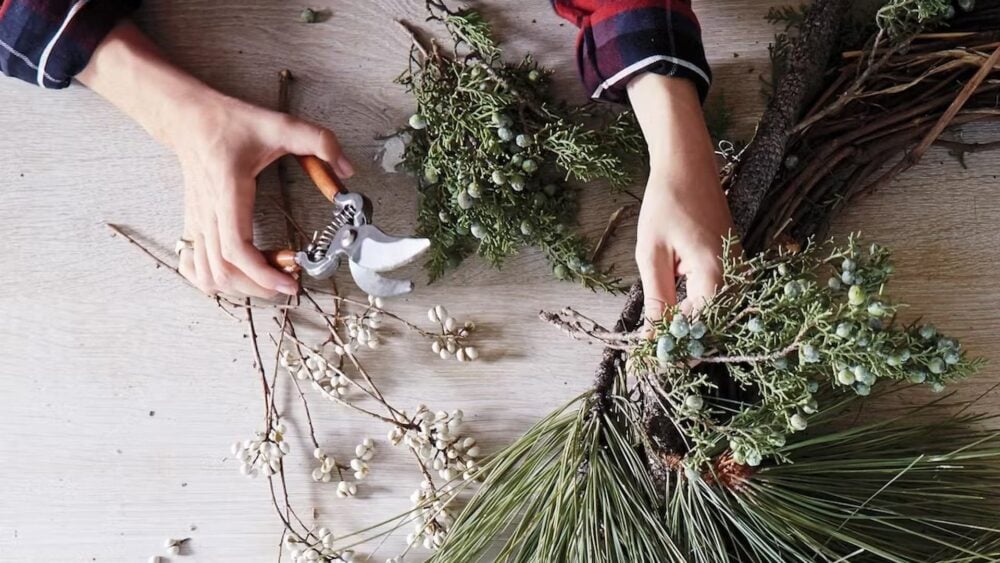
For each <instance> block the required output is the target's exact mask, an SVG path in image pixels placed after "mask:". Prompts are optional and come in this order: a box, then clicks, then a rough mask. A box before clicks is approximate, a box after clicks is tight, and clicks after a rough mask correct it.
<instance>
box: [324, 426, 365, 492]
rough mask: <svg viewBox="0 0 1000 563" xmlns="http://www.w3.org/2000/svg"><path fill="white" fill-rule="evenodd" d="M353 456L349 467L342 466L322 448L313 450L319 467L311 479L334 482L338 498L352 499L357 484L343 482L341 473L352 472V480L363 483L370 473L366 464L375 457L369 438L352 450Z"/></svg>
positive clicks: (356, 490)
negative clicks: (348, 470) (335, 482)
mask: <svg viewBox="0 0 1000 563" xmlns="http://www.w3.org/2000/svg"><path fill="white" fill-rule="evenodd" d="M354 455H355V457H354V458H353V459H352V460H351V462H350V465H348V466H342V465H339V464H338V463H337V460H336V459H335V458H334V457H333V456H332V455H329V454H327V453H326V452H325V451H324V450H323V448H316V449H315V450H313V457H315V458H316V459H317V460H318V461H319V467H317V468H315V469H313V472H312V478H313V479H314V480H315V481H320V482H323V483H329V482H331V481H334V480H336V481H337V496H338V497H340V498H347V497H353V496H354V495H356V494H358V485H357V483H353V482H350V481H345V480H344V478H343V474H342V472H343V471H344V470H345V469H350V470H352V471H353V472H354V479H355V480H356V481H364V480H365V479H366V478H367V477H368V475H369V473H370V469H369V467H368V462H369V461H371V459H372V458H373V457H375V442H373V441H372V439H371V438H365V439H364V440H363V441H362V442H361V443H360V444H358V445H357V446H356V447H355V448H354Z"/></svg>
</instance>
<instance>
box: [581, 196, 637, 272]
mask: <svg viewBox="0 0 1000 563" xmlns="http://www.w3.org/2000/svg"><path fill="white" fill-rule="evenodd" d="M638 210H639V206H638V205H637V204H634V203H633V204H629V205H623V206H621V207H619V208H618V209H617V210H615V212H614V213H612V214H611V217H610V218H608V224H607V226H605V227H604V232H603V233H601V238H600V239H598V241H597V244H596V245H594V251H593V252H592V253H591V254H590V262H591V263H592V264H593V263H596V262H597V260H598V259H599V258H600V257H601V254H602V253H603V252H604V250H605V247H606V246H607V244H608V242H610V241H611V237H613V236H614V235H615V231H617V230H618V226H619V225H621V223H622V221H625V220H626V219H631V218H632V217H635V216H636V215H637V214H638Z"/></svg>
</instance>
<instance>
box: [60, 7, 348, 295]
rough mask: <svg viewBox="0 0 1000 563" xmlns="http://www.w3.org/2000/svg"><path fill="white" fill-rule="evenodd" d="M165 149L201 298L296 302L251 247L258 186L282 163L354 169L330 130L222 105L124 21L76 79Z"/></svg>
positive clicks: (291, 289) (294, 287)
mask: <svg viewBox="0 0 1000 563" xmlns="http://www.w3.org/2000/svg"><path fill="white" fill-rule="evenodd" d="M77 78H78V79H79V80H80V81H81V82H82V83H84V84H85V85H86V86H87V87H89V88H90V89H91V90H93V91H95V92H97V93H98V94H100V95H101V96H103V97H105V98H107V99H108V100H109V101H110V102H111V103H113V104H114V105H116V106H118V107H119V108H120V109H121V110H122V111H124V112H125V113H127V114H128V115H129V116H130V117H132V118H133V119H135V120H136V121H137V122H139V123H140V124H141V125H142V126H143V127H144V128H145V129H146V130H147V131H148V132H149V133H150V134H151V135H153V137H155V138H156V139H157V140H159V141H160V142H162V143H163V144H165V145H166V146H168V147H170V148H171V149H173V151H174V152H175V153H176V154H177V158H178V159H179V160H180V164H181V170H182V171H183V174H184V232H183V238H184V239H185V240H187V241H190V242H191V245H192V249H191V250H183V251H182V252H181V257H180V271H181V273H182V274H183V275H184V277H185V278H187V279H188V280H189V281H190V282H191V283H193V284H194V285H195V286H196V287H198V289H200V290H202V291H204V292H205V293H208V294H210V295H211V294H216V293H231V294H237V295H249V296H254V297H265V298H270V297H274V296H275V295H276V294H277V293H284V294H286V295H295V294H296V293H297V292H298V282H296V280H295V279H294V278H293V277H291V276H289V275H288V274H286V273H283V272H281V271H279V270H277V269H275V268H273V267H271V266H270V265H268V263H267V260H266V259H265V258H264V256H263V255H262V254H261V253H260V251H258V250H257V249H256V248H254V246H253V208H254V199H255V196H256V188H257V186H256V178H257V175H258V174H260V172H261V171H262V170H263V169H264V168H265V167H267V166H268V165H269V164H271V163H272V162H274V161H275V160H276V159H278V158H279V157H281V156H282V155H284V154H289V153H291V154H299V155H315V156H318V157H319V158H321V159H323V160H325V161H327V162H328V163H329V164H330V165H331V166H333V169H334V170H335V171H336V172H337V174H339V175H340V176H341V177H343V178H347V177H350V176H351V175H352V174H353V173H354V170H353V168H352V167H351V163H350V162H348V160H347V159H346V158H345V157H344V155H343V154H342V152H341V150H340V144H339V143H338V142H337V137H336V136H335V135H334V134H333V132H331V131H330V130H328V129H325V128H323V127H320V126H318V125H314V124H312V123H308V122H306V121H302V120H300V119H296V118H294V117H291V116H288V115H285V114H282V113H278V112H274V111H269V110H266V109H263V108H259V107H256V106H253V105H251V104H248V103H245V102H241V101H239V100H237V99H235V98H230V97H228V96H224V95H222V94H220V93H219V92H217V91H215V90H213V89H212V88H210V87H208V86H206V85H205V84H204V83H202V82H200V81H199V80H197V79H196V78H194V77H193V76H191V75H190V74H188V73H186V72H184V71H183V70H181V69H179V68H177V67H176V66H174V65H173V64H171V63H170V62H169V61H168V60H167V59H166V58H165V57H164V56H163V55H162V54H161V53H160V51H159V50H158V49H157V48H156V46H155V45H153V43H152V42H151V41H150V40H149V39H148V38H146V36H145V35H143V34H142V32H141V31H139V29H138V28H137V27H135V25H133V24H131V23H130V22H127V21H126V22H122V23H120V24H119V25H118V26H117V27H115V29H114V30H112V31H111V32H110V33H109V34H108V35H107V37H105V38H104V40H103V41H102V42H101V44H100V45H99V46H98V47H97V49H96V50H95V51H94V54H93V56H92V57H91V59H90V62H89V64H88V65H87V67H86V68H85V69H84V70H83V72H81V73H80V74H79V76H78V77H77Z"/></svg>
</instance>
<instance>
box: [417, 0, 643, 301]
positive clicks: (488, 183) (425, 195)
mask: <svg viewBox="0 0 1000 563" xmlns="http://www.w3.org/2000/svg"><path fill="white" fill-rule="evenodd" d="M428 9H429V10H430V13H431V18H430V19H431V20H434V21H438V22H441V23H442V24H444V26H446V28H447V30H448V32H449V34H450V36H451V39H452V40H453V42H454V46H453V49H451V50H449V51H448V52H445V51H442V50H441V49H440V48H439V46H438V45H437V44H434V45H432V46H430V47H424V46H422V45H421V44H420V43H419V42H418V41H419V40H417V39H416V38H415V37H414V47H413V50H412V51H411V57H410V68H409V70H408V71H407V72H406V73H404V74H403V75H402V76H401V77H400V78H399V82H400V83H402V84H403V85H405V86H406V88H407V90H408V91H409V92H410V93H412V94H413V96H414V98H415V100H416V105H417V109H416V113H415V114H414V115H413V116H412V117H410V120H409V128H408V129H407V130H406V131H405V132H406V133H408V134H409V136H410V138H411V141H410V142H409V143H408V145H407V148H406V152H405V154H404V160H403V166H404V168H405V169H407V170H408V171H410V172H412V173H413V174H414V175H416V176H417V177H418V179H419V187H420V204H419V211H418V223H419V225H418V232H419V233H420V234H421V235H422V236H426V237H429V238H430V239H431V243H432V244H431V249H430V252H429V256H430V258H429V260H428V262H427V269H428V271H429V273H430V276H431V279H432V281H433V280H434V279H437V278H438V277H440V276H441V275H442V274H443V273H444V272H445V271H446V270H447V269H449V268H453V267H456V266H457V265H458V264H459V263H461V262H462V260H464V259H465V258H466V257H468V256H469V255H471V254H473V253H476V252H478V253H479V255H481V256H482V257H484V258H485V259H486V260H488V261H489V262H490V263H491V264H492V265H493V266H495V267H498V268H499V267H500V266H501V264H502V263H503V261H504V259H505V258H507V257H509V256H512V255H514V254H516V253H517V252H518V251H519V250H520V249H521V248H522V247H524V246H535V247H538V248H540V249H541V250H542V251H543V252H544V253H545V255H546V257H547V258H548V260H549V262H550V263H551V264H552V268H553V273H554V275H555V277H557V278H559V279H565V280H575V281H578V282H580V283H582V284H584V285H585V286H587V287H590V288H603V289H609V290H610V289H615V288H617V284H618V280H617V279H615V278H613V277H612V276H611V275H610V273H609V272H608V271H602V270H600V269H598V268H597V267H596V266H595V265H594V264H592V263H591V261H590V259H589V255H590V245H589V244H588V242H587V241H586V240H584V239H583V238H581V237H580V236H579V235H577V234H575V233H574V232H573V231H572V229H571V227H572V226H573V223H574V221H575V218H576V214H577V194H576V191H575V189H574V188H573V187H572V186H571V185H570V184H569V183H568V181H570V180H573V179H575V180H579V181H583V182H590V181H593V180H599V179H603V180H606V181H607V182H608V183H610V184H611V186H613V187H623V186H625V185H626V184H627V183H628V182H629V179H630V178H629V175H628V174H627V173H626V172H625V170H626V167H625V157H626V155H629V154H639V153H640V151H641V150H642V147H643V145H642V137H641V133H640V132H639V129H638V127H637V125H636V123H635V121H634V119H633V118H632V116H631V115H630V114H607V113H597V112H595V111H594V110H593V108H586V107H570V106H568V105H566V104H563V103H560V102H557V101H556V100H555V99H554V98H553V95H552V93H551V91H550V88H549V73H548V72H547V71H546V70H545V69H543V68H541V67H539V66H538V65H537V64H536V63H535V62H534V61H533V60H532V59H531V57H530V56H529V57H526V58H524V59H523V60H521V61H519V62H517V63H508V62H505V61H504V60H503V58H502V55H501V52H500V48H499V47H498V45H497V43H496V42H495V41H494V40H493V38H492V30H491V28H490V25H489V23H488V22H487V21H486V20H484V19H483V18H482V16H481V15H480V14H479V13H478V12H475V11H472V10H461V11H452V10H450V9H448V8H447V7H446V6H444V5H443V4H441V3H438V2H429V3H428Z"/></svg>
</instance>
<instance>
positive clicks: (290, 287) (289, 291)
mask: <svg viewBox="0 0 1000 563" xmlns="http://www.w3.org/2000/svg"><path fill="white" fill-rule="evenodd" d="M277 289H278V291H280V292H281V293H284V294H285V295H291V296H295V295H298V294H299V284H297V283H295V282H284V283H281V284H280V285H278V288H277Z"/></svg>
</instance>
